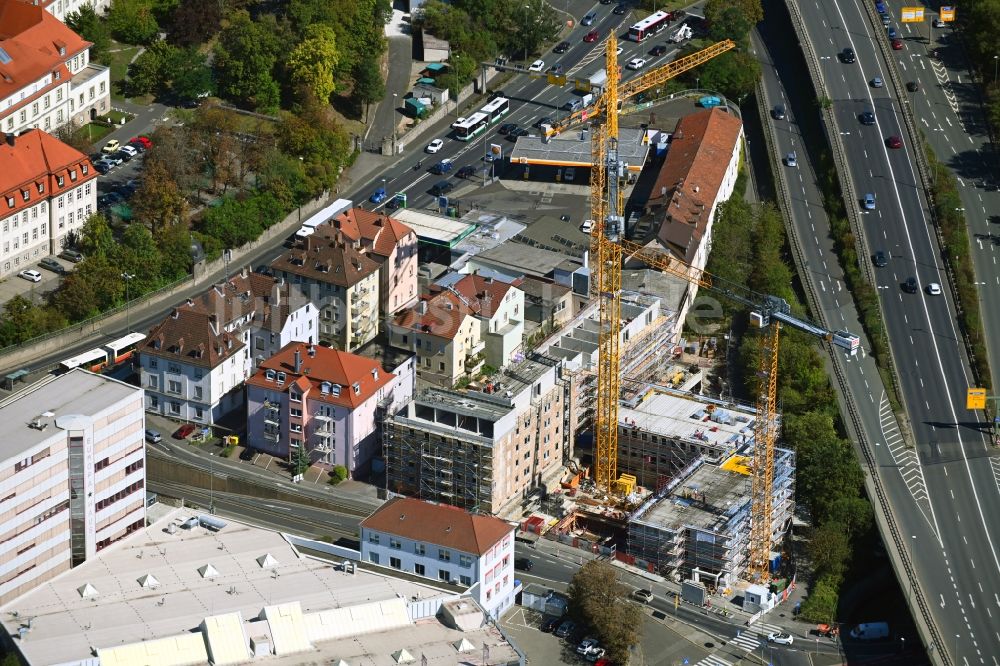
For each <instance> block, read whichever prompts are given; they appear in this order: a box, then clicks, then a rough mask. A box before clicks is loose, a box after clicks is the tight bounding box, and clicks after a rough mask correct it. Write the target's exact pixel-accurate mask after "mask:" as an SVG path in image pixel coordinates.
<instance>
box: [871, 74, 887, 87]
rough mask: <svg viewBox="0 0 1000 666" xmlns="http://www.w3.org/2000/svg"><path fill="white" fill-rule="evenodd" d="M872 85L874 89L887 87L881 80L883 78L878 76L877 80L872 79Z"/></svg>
mask: <svg viewBox="0 0 1000 666" xmlns="http://www.w3.org/2000/svg"><path fill="white" fill-rule="evenodd" d="M870 83H871V87H872V88H881V87H882V86H884V85H885V84H884V83H883V82H882V78H881V77H878V76H876V77H875V78H873V79H872V80H871V81H870Z"/></svg>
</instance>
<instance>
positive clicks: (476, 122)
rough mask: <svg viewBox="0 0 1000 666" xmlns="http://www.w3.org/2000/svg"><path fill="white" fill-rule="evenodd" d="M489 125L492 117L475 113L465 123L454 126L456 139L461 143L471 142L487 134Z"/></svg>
mask: <svg viewBox="0 0 1000 666" xmlns="http://www.w3.org/2000/svg"><path fill="white" fill-rule="evenodd" d="M489 124H490V117H489V116H487V115H486V114H485V113H473V114H472V115H471V116H469V117H468V118H466V119H465V120H464V121H463V122H460V123H456V124H455V125H454V127H455V138H456V139H458V140H459V141H470V140H472V139H474V138H475V137H477V136H479V135H480V134H482V133H483V132H485V131H486V126H487V125H489Z"/></svg>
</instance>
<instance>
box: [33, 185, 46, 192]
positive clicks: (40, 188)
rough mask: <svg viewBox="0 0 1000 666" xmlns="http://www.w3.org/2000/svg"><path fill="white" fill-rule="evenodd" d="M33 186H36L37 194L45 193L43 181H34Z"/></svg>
mask: <svg viewBox="0 0 1000 666" xmlns="http://www.w3.org/2000/svg"><path fill="white" fill-rule="evenodd" d="M35 187H37V188H38V193H39V194H45V183H35Z"/></svg>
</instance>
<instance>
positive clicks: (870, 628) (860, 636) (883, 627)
mask: <svg viewBox="0 0 1000 666" xmlns="http://www.w3.org/2000/svg"><path fill="white" fill-rule="evenodd" d="M888 637H889V623H888V622H862V623H861V624H859V625H857V626H856V627H854V628H853V629H851V638H853V639H855V640H859V641H875V640H878V639H880V638H888Z"/></svg>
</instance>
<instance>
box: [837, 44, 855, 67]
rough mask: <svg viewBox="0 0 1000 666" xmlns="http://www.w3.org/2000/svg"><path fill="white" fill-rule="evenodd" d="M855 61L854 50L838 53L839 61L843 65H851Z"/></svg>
mask: <svg viewBox="0 0 1000 666" xmlns="http://www.w3.org/2000/svg"><path fill="white" fill-rule="evenodd" d="M855 60H857V56H856V55H854V49H850V48H848V49H844V50H843V51H841V52H840V61H841V62H845V63H848V64H850V63H852V62H854V61H855Z"/></svg>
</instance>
